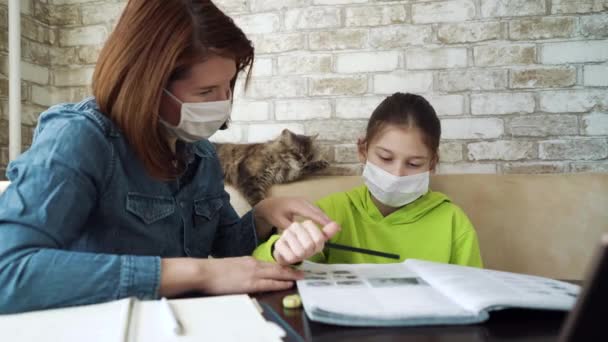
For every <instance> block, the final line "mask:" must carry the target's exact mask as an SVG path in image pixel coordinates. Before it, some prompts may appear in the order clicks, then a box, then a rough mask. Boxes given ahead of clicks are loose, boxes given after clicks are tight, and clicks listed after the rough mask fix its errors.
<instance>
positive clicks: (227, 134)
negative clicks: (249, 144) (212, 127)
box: [209, 123, 245, 143]
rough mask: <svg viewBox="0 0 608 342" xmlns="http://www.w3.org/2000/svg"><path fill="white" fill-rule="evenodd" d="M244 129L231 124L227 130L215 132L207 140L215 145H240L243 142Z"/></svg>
mask: <svg viewBox="0 0 608 342" xmlns="http://www.w3.org/2000/svg"><path fill="white" fill-rule="evenodd" d="M244 131H245V127H243V126H242V125H239V124H234V123H231V124H230V125H229V126H228V129H225V130H221V131H217V132H215V134H213V135H212V136H211V137H209V140H210V141H212V142H215V143H240V142H244V140H245V139H244V136H245V133H244Z"/></svg>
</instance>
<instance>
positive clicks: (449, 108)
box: [425, 95, 465, 116]
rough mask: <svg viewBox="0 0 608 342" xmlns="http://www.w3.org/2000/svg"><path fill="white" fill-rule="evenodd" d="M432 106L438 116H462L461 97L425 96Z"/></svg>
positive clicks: (462, 104)
mask: <svg viewBox="0 0 608 342" xmlns="http://www.w3.org/2000/svg"><path fill="white" fill-rule="evenodd" d="M425 98H426V99H427V101H429V103H430V104H431V105H432V106H433V108H434V109H435V112H437V115H438V116H445V115H461V114H464V113H465V111H464V96H463V95H431V96H425Z"/></svg>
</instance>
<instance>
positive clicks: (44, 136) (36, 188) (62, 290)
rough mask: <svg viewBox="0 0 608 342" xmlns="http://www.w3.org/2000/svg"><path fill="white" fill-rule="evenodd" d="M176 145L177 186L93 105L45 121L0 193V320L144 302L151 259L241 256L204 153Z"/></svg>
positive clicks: (55, 111)
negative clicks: (181, 164)
mask: <svg viewBox="0 0 608 342" xmlns="http://www.w3.org/2000/svg"><path fill="white" fill-rule="evenodd" d="M185 146H186V150H187V151H190V155H191V158H190V159H189V160H190V162H189V164H188V169H189V171H188V172H186V174H188V177H187V178H188V179H186V180H184V179H178V180H176V181H173V182H162V181H158V180H155V179H153V178H151V177H150V176H148V174H147V173H146V171H145V170H144V167H143V164H142V163H141V162H140V161H139V160H138V158H137V157H136V155H135V153H134V151H133V150H132V148H131V147H130V146H129V144H128V143H127V141H126V139H125V137H124V136H123V135H122V134H121V133H120V132H119V130H118V129H117V127H116V126H115V125H114V124H113V123H112V122H111V120H109V119H108V118H107V117H106V116H105V115H103V114H102V113H100V112H99V111H98V107H97V105H96V103H95V100H94V99H92V98H89V99H86V100H84V101H82V102H80V103H77V104H61V105H57V106H54V107H51V108H50V109H49V110H47V111H46V112H44V113H43V114H42V115H41V116H40V119H39V123H38V127H37V128H36V131H35V135H34V141H33V143H32V146H31V148H30V149H29V150H28V151H27V152H25V153H24V154H23V155H22V156H20V157H19V158H18V159H17V160H15V161H13V162H12V163H11V164H10V165H9V167H8V170H7V176H8V178H9V179H10V180H11V182H12V183H11V185H10V186H9V187H8V189H7V190H6V191H5V192H4V194H2V196H0V313H12V312H20V311H27V310H35V309H44V308H51V307H61V306H71V305H79V304H88V303H98V302H104V301H109V300H114V299H119V298H123V297H129V296H136V297H138V298H140V299H153V298H157V297H158V289H159V284H160V271H161V270H160V261H161V257H195V258H205V257H208V256H209V255H212V256H215V257H230V256H242V255H249V254H251V252H252V251H253V249H254V248H255V247H256V246H257V244H258V241H257V237H256V233H255V226H254V220H253V215H252V213H251V212H249V213H247V214H246V215H245V216H243V218H240V217H239V216H238V215H237V213H236V212H235V211H234V209H233V208H232V206H231V205H230V202H229V197H228V194H227V193H226V192H225V190H224V183H223V177H222V169H221V166H220V164H219V161H218V158H217V155H216V154H215V150H214V148H213V146H212V145H211V144H210V143H209V142H208V141H201V142H198V143H195V144H188V145H185Z"/></svg>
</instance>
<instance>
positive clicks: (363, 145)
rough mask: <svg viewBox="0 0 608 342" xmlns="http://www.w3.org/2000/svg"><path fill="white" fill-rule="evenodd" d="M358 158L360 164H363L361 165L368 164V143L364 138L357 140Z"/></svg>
mask: <svg viewBox="0 0 608 342" xmlns="http://www.w3.org/2000/svg"><path fill="white" fill-rule="evenodd" d="M357 156H358V157H359V162H361V164H365V163H366V162H367V142H366V141H365V139H364V138H359V139H357Z"/></svg>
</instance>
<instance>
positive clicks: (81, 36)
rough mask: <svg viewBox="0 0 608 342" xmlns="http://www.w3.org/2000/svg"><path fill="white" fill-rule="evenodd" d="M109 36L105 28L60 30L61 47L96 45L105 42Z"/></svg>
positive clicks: (92, 27)
mask: <svg viewBox="0 0 608 342" xmlns="http://www.w3.org/2000/svg"><path fill="white" fill-rule="evenodd" d="M107 34H108V31H107V29H106V28H105V26H84V27H78V28H71V29H60V30H59V45H60V46H76V45H95V44H101V43H103V42H104V41H105V39H106V36H107Z"/></svg>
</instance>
